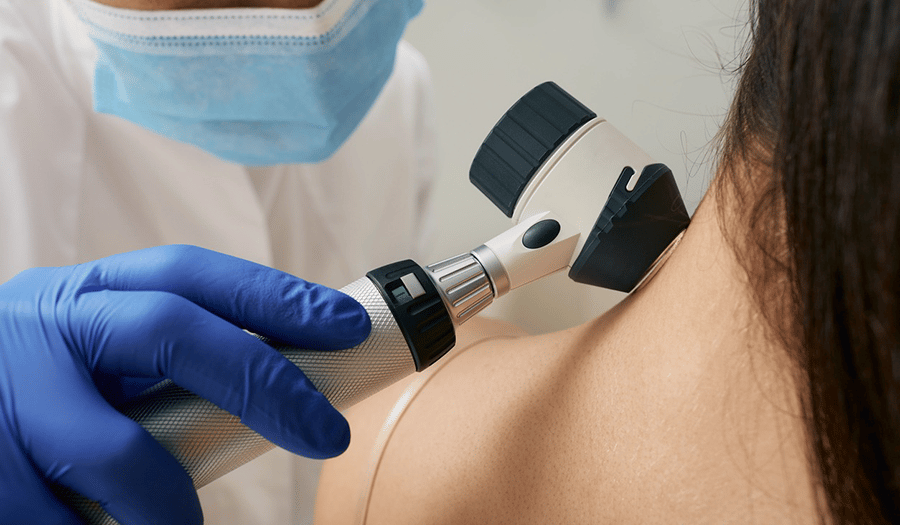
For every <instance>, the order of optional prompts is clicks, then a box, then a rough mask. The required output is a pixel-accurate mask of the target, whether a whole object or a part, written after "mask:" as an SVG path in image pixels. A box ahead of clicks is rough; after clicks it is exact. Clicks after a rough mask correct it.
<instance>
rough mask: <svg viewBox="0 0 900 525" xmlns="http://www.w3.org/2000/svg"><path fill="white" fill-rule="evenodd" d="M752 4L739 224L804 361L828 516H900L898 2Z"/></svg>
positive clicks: (739, 99) (734, 202)
mask: <svg viewBox="0 0 900 525" xmlns="http://www.w3.org/2000/svg"><path fill="white" fill-rule="evenodd" d="M751 1H752V7H751V18H752V23H751V24H752V31H751V38H750V46H749V48H748V49H747V51H746V53H745V55H744V57H743V62H742V65H741V68H740V73H741V77H740V81H739V84H738V88H737V93H736V96H735V99H734V102H733V105H732V108H731V112H730V115H729V119H728V122H727V124H726V127H725V128H724V130H723V131H724V134H723V139H724V141H723V151H722V153H723V155H722V158H723V166H722V168H723V169H722V170H720V172H721V176H720V177H719V178H718V179H717V180H716V183H715V184H716V187H715V188H716V190H717V191H718V192H720V193H721V194H722V195H723V197H722V198H721V199H720V202H724V203H725V204H724V205H723V208H720V211H722V209H724V207H725V206H726V205H727V206H728V207H729V210H731V211H729V212H728V213H731V214H733V213H734V211H733V210H734V209H737V210H738V212H737V214H738V216H739V217H738V218H739V219H740V220H739V221H734V222H733V224H741V226H740V227H741V228H744V230H743V233H742V234H741V235H735V233H736V230H735V229H734V228H729V227H726V234H728V235H729V238H730V239H731V241H732V244H733V245H734V246H735V249H736V252H737V254H738V256H739V257H740V258H741V260H742V261H743V263H744V266H745V268H746V269H747V272H748V275H749V277H750V282H751V285H752V286H753V288H754V290H755V293H756V301H757V303H758V306H759V308H760V311H761V312H762V313H763V315H764V316H765V317H766V319H767V321H768V325H769V327H770V328H771V332H772V334H773V336H775V337H778V338H779V339H780V340H781V342H782V343H783V344H784V345H786V346H787V348H788V349H789V350H790V351H791V356H792V357H793V358H794V359H795V360H796V362H797V364H798V366H797V369H798V370H799V371H800V372H799V375H798V379H799V384H800V385H801V390H802V391H801V397H802V401H803V408H804V412H805V413H804V415H805V417H806V418H807V421H808V424H807V429H808V432H807V433H808V436H809V444H810V459H811V461H810V464H811V468H812V469H813V474H814V475H815V479H816V480H817V481H818V483H819V487H818V488H819V494H820V512H821V515H822V518H823V521H825V522H828V521H833V522H835V523H891V522H900V309H898V299H900V279H898V278H900V120H898V109H900V1H890V0H751ZM748 168H749V169H748ZM723 215H724V212H723ZM747 225H749V230H748V229H747V228H746V227H747Z"/></svg>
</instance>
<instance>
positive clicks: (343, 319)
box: [328, 290, 372, 349]
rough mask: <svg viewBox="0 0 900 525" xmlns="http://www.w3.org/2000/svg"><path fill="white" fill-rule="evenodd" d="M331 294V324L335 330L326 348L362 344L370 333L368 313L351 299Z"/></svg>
mask: <svg viewBox="0 0 900 525" xmlns="http://www.w3.org/2000/svg"><path fill="white" fill-rule="evenodd" d="M332 292H333V296H332V297H331V298H330V304H331V310H332V316H331V324H332V326H333V327H334V328H335V329H334V330H333V331H332V332H331V333H330V336H331V337H330V341H329V345H328V346H329V347H331V348H334V349H345V348H350V347H353V346H356V345H358V344H360V343H362V342H363V341H365V340H366V338H367V337H369V334H370V333H371V332H372V319H371V318H370V317H369V312H368V311H366V309H365V307H363V305H361V304H360V303H359V302H358V301H357V300H356V299H354V298H353V297H350V296H349V295H347V294H345V293H343V292H339V291H336V290H332Z"/></svg>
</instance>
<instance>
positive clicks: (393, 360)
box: [60, 82, 690, 525]
mask: <svg viewBox="0 0 900 525" xmlns="http://www.w3.org/2000/svg"><path fill="white" fill-rule="evenodd" d="M469 178H470V180H471V182H472V183H473V184H474V185H475V186H476V187H477V188H478V189H479V190H481V192H482V193H484V194H485V195H486V196H487V197H488V198H489V199H490V200H491V201H492V202H493V203H494V204H496V205H497V207H498V208H500V210H501V211H503V213H505V214H506V215H507V216H508V217H509V218H511V219H512V220H513V223H514V224H515V226H513V227H512V228H510V229H509V230H507V231H506V232H504V233H502V234H500V235H498V236H497V237H494V238H493V239H491V240H490V241H487V242H486V243H484V244H482V245H481V246H479V247H477V248H475V249H474V250H472V251H471V252H469V253H464V254H461V255H458V256H456V257H452V258H450V259H447V260H445V261H441V262H438V263H435V264H431V265H428V266H420V265H419V264H417V263H415V262H413V261H411V260H405V261H400V262H397V263H393V264H389V265H387V266H383V267H381V268H378V269H375V270H372V271H371V272H369V273H368V274H367V275H366V276H365V277H363V278H361V279H359V280H357V281H355V282H353V283H351V284H349V285H347V286H345V287H344V288H342V289H341V291H343V292H344V293H347V294H348V295H350V296H352V297H354V298H355V299H356V300H357V301H359V302H360V303H361V304H362V305H363V306H364V307H365V308H366V310H367V311H368V313H369V316H370V318H371V320H372V332H371V334H370V335H369V337H368V338H367V339H366V340H365V341H363V342H362V343H361V344H359V345H357V346H355V347H353V348H350V349H347V350H342V351H336V352H314V351H308V350H304V349H300V348H295V347H290V346H285V345H282V344H279V343H278V342H276V341H267V342H268V343H269V344H271V345H272V346H274V347H275V348H276V349H278V350H279V351H281V352H282V353H283V354H284V355H285V356H286V357H287V358H288V359H289V360H291V361H292V362H293V363H294V364H296V365H297V366H298V367H300V369H301V370H303V372H304V373H305V374H306V376H307V377H308V378H309V379H310V381H312V383H313V384H314V385H315V386H316V388H317V389H318V390H319V391H320V392H322V393H323V394H324V395H325V396H326V397H327V398H328V400H329V401H330V402H331V403H332V404H333V405H334V406H335V407H336V408H338V409H339V410H341V409H345V408H347V407H349V406H352V405H353V404H355V403H357V402H359V401H361V400H363V399H365V398H367V397H369V396H370V395H372V394H374V393H376V392H378V391H379V390H381V389H383V388H385V387H387V386H389V385H391V384H393V383H395V382H396V381H399V380H400V379H402V378H403V377H405V376H407V375H409V374H412V373H413V372H421V371H422V370H425V369H426V368H428V367H429V366H430V365H432V364H434V363H435V362H436V361H438V360H439V359H440V358H441V357H443V356H444V355H445V354H446V353H447V352H448V351H449V350H450V349H451V348H452V347H453V345H454V344H455V342H456V329H457V328H458V327H459V326H460V325H462V324H463V323H465V322H466V321H467V320H469V319H471V318H472V317H473V316H474V315H476V314H477V313H478V312H480V311H481V310H483V309H484V308H485V307H487V306H488V305H489V304H491V302H493V300H494V299H496V298H498V297H501V296H503V295H505V294H506V293H508V292H509V291H510V290H513V289H515V288H518V287H520V286H522V285H525V284H527V283H529V282H532V281H534V280H537V279H540V278H542V277H545V276H547V275H550V274H552V273H555V272H557V271H560V270H564V269H568V275H569V277H570V278H571V279H572V280H574V281H576V282H579V283H585V284H589V285H593V286H600V287H603V288H609V289H613V290H619V291H623V292H630V291H632V290H633V289H634V288H635V287H636V286H637V285H638V283H640V282H641V280H642V279H643V278H645V277H646V276H647V275H648V274H649V273H651V272H652V269H653V268H654V266H655V264H656V263H657V261H659V260H660V259H661V257H662V256H664V254H665V253H666V252H667V251H668V250H669V249H671V247H672V246H674V244H675V243H677V239H678V238H679V236H680V234H681V233H682V232H683V231H684V230H685V229H686V228H687V225H688V223H689V221H690V219H689V216H688V213H687V210H686V209H685V206H684V202H683V200H682V198H681V194H680V192H679V190H678V187H677V185H676V183H675V178H674V177H673V175H672V171H671V170H669V169H668V168H667V167H666V166H664V165H663V164H658V163H654V162H653V160H652V159H651V158H650V157H649V156H648V155H647V154H646V153H644V152H643V151H642V150H641V149H640V148H638V147H637V146H636V145H635V144H634V143H633V142H631V141H630V140H628V139H627V138H626V137H625V136H624V135H622V134H621V133H619V132H618V131H617V130H616V129H615V128H614V127H613V126H612V125H611V124H609V123H608V122H606V121H605V120H604V119H602V118H598V117H597V115H596V114H595V113H594V112H592V111H591V110H589V109H588V108H586V107H585V106H584V105H582V104H581V103H580V102H578V101H577V100H576V99H575V98H573V97H572V96H571V95H569V94H568V93H566V92H565V91H563V90H562V89H561V88H560V87H559V86H557V85H556V84H554V83H552V82H547V83H544V84H541V85H539V86H537V87H536V88H534V89H532V90H531V91H529V92H528V93H527V94H525V95H524V96H523V97H522V98H521V99H519V101H518V102H516V103H515V104H514V105H513V106H512V107H511V108H510V109H509V110H508V111H507V112H506V114H505V115H503V117H502V118H501V119H500V121H499V122H498V123H497V124H496V125H495V126H494V128H493V130H491V132H490V133H489V134H488V136H487V138H486V139H485V140H484V143H483V144H482V145H481V147H480V148H479V150H478V153H477V154H476V156H475V159H474V161H473V162H472V168H471V170H470V173H469ZM119 410H120V411H121V412H122V413H123V414H125V415H127V416H128V417H130V418H132V419H134V420H135V421H137V422H138V423H140V424H141V426H143V427H144V428H145V429H146V430H147V431H148V432H149V433H150V434H151V435H152V436H153V437H154V438H155V439H156V440H157V441H159V442H160V443H161V444H162V445H163V447H165V448H166V449H167V450H168V451H169V452H170V453H171V454H172V455H174V456H175V458H176V459H177V460H178V461H179V462H180V463H181V465H182V466H183V467H184V468H185V470H186V471H187V472H188V474H190V476H191V478H192V479H193V481H194V486H195V487H197V488H199V487H202V486H204V485H206V484H207V483H209V482H211V481H213V480H215V479H216V478H219V477H221V476H223V475H225V474H226V473H228V472H230V471H231V470H234V469H235V468H237V467H239V466H241V465H243V464H244V463H246V462H248V461H250V460H251V459H253V458H255V457H257V456H259V455H261V454H263V453H264V452H266V451H268V450H270V449H272V448H273V447H274V445H272V444H271V443H269V442H268V441H266V440H265V439H264V438H263V437H261V436H260V435H259V434H257V433H255V432H253V431H252V430H250V429H249V428H247V427H246V426H244V425H243V424H241V422H240V420H239V419H238V418H237V417H235V416H232V415H231V414H229V413H228V412H226V411H224V410H222V409H220V408H218V407H217V406H215V405H213V404H212V403H210V402H209V401H206V400H205V399H202V398H200V397H198V396H196V395H194V394H192V393H190V392H188V391H186V390H184V389H182V388H180V387H178V386H177V385H175V384H173V383H172V382H170V381H165V382H163V383H160V384H159V385H156V386H155V387H153V388H151V389H149V390H147V391H146V392H144V393H143V394H141V395H140V396H139V397H138V398H136V399H134V400H133V401H131V402H130V403H129V404H128V405H126V406H123V407H119ZM60 492H61V494H62V497H63V498H64V499H65V500H66V501H67V503H69V504H70V505H71V506H72V507H73V508H75V509H76V511H77V512H78V513H79V514H80V516H81V517H82V518H83V519H84V520H85V521H86V522H87V523H89V524H91V525H101V524H102V525H115V524H117V523H118V522H117V521H116V520H115V519H114V518H113V517H111V516H110V515H109V514H107V513H106V512H105V511H104V510H103V509H102V508H101V507H100V505H98V504H97V503H94V502H92V501H90V500H87V499H86V498H83V497H81V496H80V495H78V494H75V493H72V492H69V491H67V490H65V489H62V490H61V491H60Z"/></svg>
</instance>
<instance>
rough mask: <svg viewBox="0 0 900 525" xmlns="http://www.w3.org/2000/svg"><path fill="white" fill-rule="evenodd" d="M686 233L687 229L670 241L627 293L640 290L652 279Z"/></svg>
mask: <svg viewBox="0 0 900 525" xmlns="http://www.w3.org/2000/svg"><path fill="white" fill-rule="evenodd" d="M686 231H687V228H685V229H684V230H681V233H679V234H678V235H677V236H676V237H675V238H674V239H672V242H670V243H669V246H667V247H666V249H665V250H663V252H662V253H661V254H659V257H657V258H656V260H655V261H653V264H651V265H650V268H647V271H646V272H644V275H643V276H642V277H641V280H640V281H638V284H637V286H635V287H634V290H632V291H631V292H629V293H634V292H636V291H638V290H640V289H641V287H642V286H644V284H646V283H648V282H650V279H653V277H654V276H655V275H656V273H657V272H658V271H659V269H660V268H662V266H663V265H664V264H666V261H667V260H669V257H670V256H671V255H672V252H674V251H675V248H677V247H678V245H679V244H681V238H682V237H684V232H686Z"/></svg>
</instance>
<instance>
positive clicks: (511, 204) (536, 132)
mask: <svg viewBox="0 0 900 525" xmlns="http://www.w3.org/2000/svg"><path fill="white" fill-rule="evenodd" d="M596 117H597V115H596V114H595V113H594V112H593V111H591V110H590V109H588V108H586V107H585V106H584V105H583V104H582V103H581V102H578V101H577V100H575V98H573V97H572V95H569V94H568V93H566V92H565V91H564V90H563V89H562V88H561V87H559V86H557V85H556V84H555V83H553V82H545V83H543V84H541V85H539V86H537V87H536V88H534V89H532V90H531V91H529V92H528V93H526V94H525V96H523V97H522V98H521V99H519V101H518V102H516V103H515V104H514V105H513V106H512V107H511V108H510V109H509V111H507V112H506V114H505V115H503V118H501V119H500V121H499V122H497V124H496V125H495V126H494V129H493V130H491V132H490V134H488V136H487V138H486V139H484V143H482V145H481V147H480V148H479V149H478V153H477V154H476V155H475V160H473V161H472V167H471V169H470V170H469V180H470V181H472V184H474V185H475V187H477V188H478V189H479V190H481V192H482V193H484V194H485V196H487V198H489V199H490V200H491V202H493V203H494V204H496V205H497V207H498V208H500V210H501V211H503V213H505V214H506V216H507V217H510V218H511V217H512V215H513V210H515V207H516V203H517V202H518V200H519V197H521V196H522V192H523V191H524V190H525V187H526V186H527V185H528V182H529V181H530V180H531V177H533V176H534V174H535V173H536V172H537V170H538V168H540V166H541V164H543V163H544V161H545V160H547V158H548V157H549V156H550V155H551V154H552V153H553V151H554V150H556V148H557V147H559V145H560V144H562V143H563V142H564V141H565V140H566V139H567V138H569V137H570V136H571V135H572V133H574V132H575V131H576V130H577V129H578V128H580V127H581V126H583V125H584V124H585V123H587V122H589V121H590V120H593V119H594V118H596Z"/></svg>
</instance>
